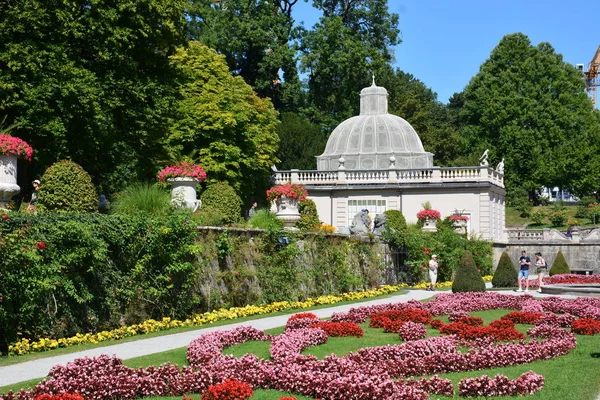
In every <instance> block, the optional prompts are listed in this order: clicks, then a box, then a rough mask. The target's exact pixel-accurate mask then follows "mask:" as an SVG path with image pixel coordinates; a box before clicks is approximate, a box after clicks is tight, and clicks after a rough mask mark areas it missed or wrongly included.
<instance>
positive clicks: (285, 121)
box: [277, 112, 327, 170]
mask: <svg viewBox="0 0 600 400" xmlns="http://www.w3.org/2000/svg"><path fill="white" fill-rule="evenodd" d="M277 133H278V135H279V139H280V145H279V150H278V151H277V158H279V159H280V160H281V162H280V163H279V164H278V167H279V168H280V169H283V170H289V169H293V168H296V169H304V170H314V169H317V159H316V158H315V157H316V156H318V155H321V154H323V151H325V145H326V144H327V134H326V133H325V132H324V131H323V128H322V127H321V126H320V125H317V124H314V123H311V122H310V121H309V120H308V118H306V117H304V116H302V115H298V114H295V113H291V112H287V113H283V114H282V115H281V124H279V126H278V127H277Z"/></svg>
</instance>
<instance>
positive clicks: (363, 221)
mask: <svg viewBox="0 0 600 400" xmlns="http://www.w3.org/2000/svg"><path fill="white" fill-rule="evenodd" d="M370 225H371V218H369V214H368V213H367V212H365V211H361V212H359V213H356V215H355V216H354V218H353V219H352V223H351V224H350V233H353V234H363V233H369V232H370V230H369V226H370Z"/></svg>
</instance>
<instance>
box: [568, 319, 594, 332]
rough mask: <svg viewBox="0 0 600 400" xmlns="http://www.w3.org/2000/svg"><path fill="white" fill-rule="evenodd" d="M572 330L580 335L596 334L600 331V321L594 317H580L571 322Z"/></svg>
mask: <svg viewBox="0 0 600 400" xmlns="http://www.w3.org/2000/svg"><path fill="white" fill-rule="evenodd" d="M571 332H573V333H577V334H580V335H595V334H597V333H600V321H597V320H595V319H593V318H579V319H578V320H575V321H573V323H572V324H571Z"/></svg>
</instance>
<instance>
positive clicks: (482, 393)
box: [458, 371, 544, 397]
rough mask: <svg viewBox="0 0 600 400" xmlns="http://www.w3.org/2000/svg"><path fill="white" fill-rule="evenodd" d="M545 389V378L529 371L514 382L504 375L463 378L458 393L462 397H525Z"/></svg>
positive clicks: (459, 383)
mask: <svg viewBox="0 0 600 400" xmlns="http://www.w3.org/2000/svg"><path fill="white" fill-rule="evenodd" d="M543 387H544V377H543V376H542V375H538V374H536V373H535V372H533V371H529V372H525V373H524V374H523V375H521V376H519V377H518V378H517V379H515V380H513V381H511V380H510V379H508V378H507V377H506V376H504V375H496V377H494V378H490V377H489V376H487V375H483V376H479V377H476V378H463V379H461V380H460V381H459V382H458V393H459V395H460V397H495V396H524V395H532V394H534V393H535V392H537V391H539V390H542V389H543Z"/></svg>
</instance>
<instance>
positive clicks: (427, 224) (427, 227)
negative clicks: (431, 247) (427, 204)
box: [421, 218, 437, 232]
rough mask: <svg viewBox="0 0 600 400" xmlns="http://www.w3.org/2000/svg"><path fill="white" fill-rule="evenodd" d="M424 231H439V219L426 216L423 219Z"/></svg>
mask: <svg viewBox="0 0 600 400" xmlns="http://www.w3.org/2000/svg"><path fill="white" fill-rule="evenodd" d="M421 230H422V231H423V232H437V219H436V218H424V219H423V228H421Z"/></svg>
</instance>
